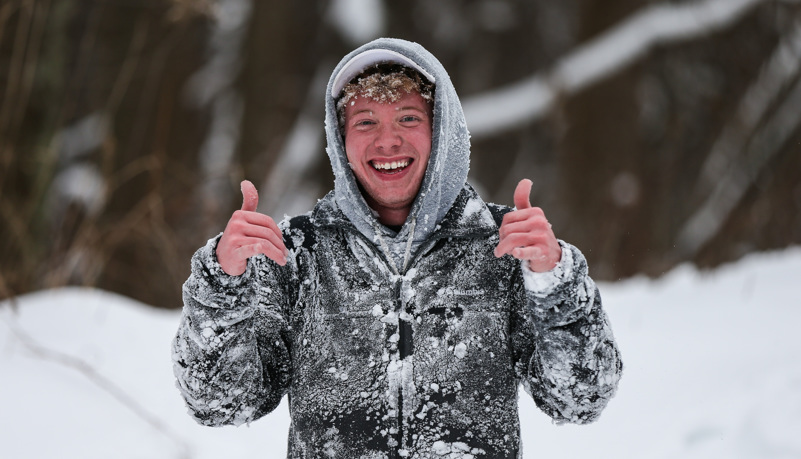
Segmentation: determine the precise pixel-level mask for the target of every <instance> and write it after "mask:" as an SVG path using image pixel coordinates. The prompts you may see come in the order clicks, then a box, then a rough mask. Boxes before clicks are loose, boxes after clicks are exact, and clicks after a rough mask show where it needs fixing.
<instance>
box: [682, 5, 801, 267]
mask: <svg viewBox="0 0 801 459" xmlns="http://www.w3.org/2000/svg"><path fill="white" fill-rule="evenodd" d="M800 73H801V21H798V22H796V24H795V26H794V27H793V29H792V30H791V32H790V33H789V34H788V36H787V37H786V38H785V39H783V40H782V41H781V42H780V43H779V45H778V46H777V47H776V50H775V51H774V52H773V54H772V56H771V58H770V59H769V60H768V61H767V63H766V64H765V66H764V68H763V69H762V71H761V72H760V75H759V77H758V78H757V80H756V81H755V82H754V84H752V85H751V87H750V88H749V89H748V91H746V93H745V95H744V96H743V98H742V99H741V100H740V105H739V107H738V110H737V112H736V113H735V116H734V118H733V120H732V121H731V122H730V123H729V125H728V126H726V128H724V130H723V132H722V134H721V136H720V137H719V139H718V141H717V142H715V145H714V146H713V147H712V151H711V153H710V154H709V156H708V159H707V161H706V163H705V164H704V167H703V168H702V171H701V176H700V177H699V183H698V184H697V186H696V190H695V195H696V196H707V198H706V199H705V200H704V201H703V204H701V206H700V207H699V208H698V209H697V210H696V211H695V213H693V214H692V215H691V216H690V218H688V219H687V221H686V222H685V223H684V225H683V226H682V228H681V230H680V231H679V234H678V237H677V239H676V243H675V246H676V248H677V249H678V250H679V252H680V253H681V254H682V255H683V256H685V257H691V256H694V255H695V254H696V253H697V252H698V251H699V250H700V249H702V248H703V247H704V246H705V245H706V244H707V243H708V242H709V241H710V240H712V239H713V238H714V237H715V236H716V235H717V234H718V232H719V231H720V229H721V228H722V227H723V225H724V223H725V222H726V220H727V219H728V217H729V215H730V214H731V212H732V211H733V210H734V209H735V208H737V204H739V202H740V200H741V199H742V198H743V196H745V193H746V192H747V191H748V189H749V188H750V187H751V185H752V184H753V183H754V181H755V180H756V178H757V177H758V175H759V173H760V172H761V170H762V169H763V168H764V167H765V165H766V164H767V163H768V162H769V161H770V159H771V158H772V157H773V156H775V155H776V154H778V153H779V152H781V149H782V147H783V146H784V144H785V143H786V142H787V140H788V139H789V138H790V136H791V135H792V134H793V133H794V132H795V131H796V130H797V129H798V126H799V124H801V110H799V108H798V107H801V79H799V74H800ZM794 80H795V86H794V87H793V88H792V90H790V91H789V93H788V94H786V95H785V94H783V91H784V90H785V89H786V88H787V86H789V85H790V84H791V83H792V82H793V81H794ZM776 101H779V102H780V105H779V107H778V108H777V109H776V110H775V111H774V112H772V113H771V112H770V111H769V109H770V108H771V107H772V106H773V105H774V103H775V102H776ZM766 118H767V120H766ZM710 189H711V192H710V191H709V190H710Z"/></svg>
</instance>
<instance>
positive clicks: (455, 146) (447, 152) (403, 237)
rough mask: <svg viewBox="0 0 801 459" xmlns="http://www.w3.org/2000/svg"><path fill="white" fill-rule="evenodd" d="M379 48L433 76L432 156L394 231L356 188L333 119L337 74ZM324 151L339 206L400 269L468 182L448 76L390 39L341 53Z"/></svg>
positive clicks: (462, 126) (463, 133)
mask: <svg viewBox="0 0 801 459" xmlns="http://www.w3.org/2000/svg"><path fill="white" fill-rule="evenodd" d="M373 49H382V50H389V51H394V52H396V53H400V54H402V55H403V56H406V57H407V58H409V59H411V60H412V61H413V62H415V63H417V65H418V66H419V67H421V68H422V69H423V70H425V72H426V73H428V74H429V75H430V76H432V77H433V78H434V81H435V85H436V90H435V93H434V120H433V126H432V131H431V132H432V136H431V157H430V159H429V162H428V167H427V168H426V173H425V176H424V178H423V182H422V185H421V187H420V192H419V193H418V195H417V198H416V199H415V201H414V203H413V204H412V209H411V212H410V213H409V216H408V218H407V219H406V223H405V224H404V225H403V227H402V228H401V230H400V231H399V232H398V233H397V234H396V233H395V232H394V231H392V230H390V229H389V228H387V227H385V226H384V225H381V224H380V223H379V222H378V220H377V219H376V217H375V216H374V214H373V212H372V211H371V209H370V208H369V207H368V205H367V202H366V201H365V200H364V197H363V196H362V194H361V191H360V190H359V186H358V184H357V182H356V178H355V176H354V175H353V172H352V171H351V169H350V166H349V165H348V158H347V155H346V153H345V146H344V142H343V139H342V135H341V134H340V131H339V125H338V122H337V113H336V102H335V100H334V97H333V96H332V94H331V93H332V87H333V83H334V79H335V77H336V75H337V74H338V73H339V72H340V70H341V69H342V68H343V67H345V66H346V65H347V64H348V63H349V62H350V61H351V60H352V59H353V58H354V57H355V56H357V55H359V54H361V53H362V52H364V51H367V50H373ZM325 134H326V138H327V142H328V145H327V148H326V152H327V153H328V157H329V159H330V160H331V167H332V169H333V172H334V198H335V201H336V204H337V206H338V207H339V208H340V209H341V210H342V212H343V213H344V214H345V215H346V216H347V217H348V219H349V220H350V221H351V222H352V223H353V225H354V226H356V228H357V229H358V230H359V231H360V232H361V233H362V234H364V235H365V236H366V237H367V238H368V239H370V240H372V241H374V242H375V243H376V244H377V245H378V244H380V245H381V246H382V249H383V250H384V251H385V252H387V251H388V252H390V253H388V254H387V255H388V258H390V259H392V260H393V261H394V263H395V264H396V266H397V268H398V270H399V271H401V270H403V267H404V266H405V265H406V264H407V262H408V260H409V257H410V254H411V255H413V254H414V252H416V250H417V248H418V247H419V246H420V244H421V243H422V242H424V241H425V240H426V239H428V237H429V236H430V235H431V233H433V232H434V230H435V229H436V227H437V224H438V223H439V222H440V220H442V218H443V217H444V216H445V214H446V213H447V212H448V210H449V209H450V208H451V205H452V204H453V203H454V201H455V200H456V197H457V196H458V195H459V192H460V191H461V190H462V188H463V187H464V185H465V183H466V181H467V173H468V170H469V169H470V134H469V133H468V131H467V124H466V123H465V119H464V113H463V111H462V105H461V103H460V102H459V97H458V96H457V95H456V90H455V89H454V87H453V83H451V79H450V77H449V76H448V73H447V72H446V71H445V68H444V67H443V66H442V64H441V63H440V62H439V60H437V58H436V57H434V56H433V55H432V54H431V53H429V52H428V51H427V50H426V49H425V48H423V47H422V46H420V45H418V44H417V43H412V42H408V41H405V40H399V39H394V38H379V39H377V40H375V41H372V42H370V43H367V44H365V45H363V46H361V47H359V48H358V49H356V50H354V51H352V52H351V53H350V54H348V55H347V56H345V57H344V58H343V59H342V61H340V63H339V64H338V65H337V66H336V68H335V69H334V71H333V73H332V74H331V78H330V79H329V81H328V87H327V88H326V96H325Z"/></svg>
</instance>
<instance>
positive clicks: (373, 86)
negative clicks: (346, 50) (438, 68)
mask: <svg viewBox="0 0 801 459" xmlns="http://www.w3.org/2000/svg"><path fill="white" fill-rule="evenodd" d="M412 92H417V93H420V96H422V98H423V100H425V101H426V102H427V103H428V104H429V105H431V106H433V103H434V84H433V83H431V82H429V81H428V80H427V79H426V78H425V77H423V76H422V75H421V74H420V72H418V71H417V70H414V69H412V68H409V67H406V66H404V65H401V64H396V63H392V62H387V63H379V64H375V65H372V66H370V67H368V68H366V69H365V70H364V71H362V72H361V73H359V74H358V75H356V76H355V77H353V79H351V80H350V82H349V83H348V84H347V85H345V87H344V88H342V92H341V93H340V96H339V99H338V100H337V101H336V107H337V115H338V116H337V118H338V121H339V129H340V132H341V133H342V135H343V137H344V135H345V107H346V106H347V104H348V102H350V101H351V100H353V99H354V98H357V97H365V98H369V99H372V100H374V101H376V102H378V103H382V104H385V103H393V102H397V101H398V100H400V98H401V97H403V96H404V94H411V93H412Z"/></svg>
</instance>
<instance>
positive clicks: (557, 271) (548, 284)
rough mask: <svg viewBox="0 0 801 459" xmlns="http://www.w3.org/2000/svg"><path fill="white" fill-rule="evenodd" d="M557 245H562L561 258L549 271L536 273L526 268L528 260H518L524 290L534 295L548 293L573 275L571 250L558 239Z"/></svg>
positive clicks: (545, 294) (542, 296)
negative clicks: (520, 265)
mask: <svg viewBox="0 0 801 459" xmlns="http://www.w3.org/2000/svg"><path fill="white" fill-rule="evenodd" d="M559 245H560V246H561V247H562V259H561V260H559V263H557V264H556V266H554V268H553V269H552V270H550V271H547V272H544V273H536V272H534V271H532V270H530V269H529V268H528V261H525V260H524V261H521V262H520V263H521V264H522V267H523V268H522V271H523V282H524V285H525V287H526V290H528V291H529V292H530V293H531V294H532V295H534V296H536V297H540V298H544V297H546V296H548V295H550V294H551V293H552V292H553V291H554V289H555V288H556V287H557V286H558V285H559V284H561V283H562V282H564V281H565V280H566V279H569V278H571V277H572V276H573V251H572V250H571V249H570V246H569V245H568V244H566V243H564V242H562V241H559Z"/></svg>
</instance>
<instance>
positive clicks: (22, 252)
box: [0, 0, 801, 307]
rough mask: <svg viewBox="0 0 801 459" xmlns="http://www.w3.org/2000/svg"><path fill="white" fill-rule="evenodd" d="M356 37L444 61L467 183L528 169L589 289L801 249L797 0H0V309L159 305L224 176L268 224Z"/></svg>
mask: <svg viewBox="0 0 801 459" xmlns="http://www.w3.org/2000/svg"><path fill="white" fill-rule="evenodd" d="M648 21H651V22H648ZM688 29H692V32H688V31H687V30H688ZM630 31H633V33H631V34H628V35H627V33H628V32H630ZM635 32H636V33H635ZM649 34H650V35H649ZM377 36H394V37H400V38H405V39H408V40H412V41H416V42H419V43H421V44H422V45H423V46H425V47H426V48H428V49H429V50H430V51H431V52H433V53H434V54H435V55H436V56H437V57H438V58H439V59H440V60H441V61H442V62H443V64H444V65H445V67H446V68H447V69H448V70H449V72H450V74H451V77H452V79H453V81H454V84H455V85H456V88H457V90H458V91H459V94H460V96H461V98H462V101H463V103H464V104H465V109H466V112H467V114H468V125H469V126H468V127H469V128H470V129H471V131H472V132H473V155H472V168H471V178H470V181H471V183H473V184H474V185H475V186H476V187H477V188H478V189H479V190H480V192H481V193H482V195H483V196H484V198H485V199H486V200H488V201H493V202H498V203H504V204H509V205H511V203H512V202H511V201H512V191H513V189H514V186H515V184H516V183H517V181H519V180H520V179H521V178H523V177H528V178H531V179H532V180H533V181H534V190H533V193H532V202H533V203H534V204H535V205H539V206H541V207H543V209H544V210H545V212H546V215H548V217H549V219H550V220H551V222H552V224H553V227H554V230H555V232H556V234H557V236H558V237H560V238H562V239H565V240H568V241H570V242H571V243H573V244H575V245H576V246H578V247H579V248H581V249H582V250H583V251H584V253H585V254H586V255H587V258H588V260H589V262H590V267H591V274H592V275H593V276H594V277H595V278H596V279H597V280H605V281H613V280H618V279H622V278H626V277H630V276H634V275H638V274H645V275H648V276H659V275H661V274H663V273H665V272H666V271H667V270H669V269H670V268H671V267H673V266H675V265H676V264H678V263H682V262H692V263H694V264H696V265H698V266H700V267H713V266H716V265H718V264H721V263H725V262H728V261H732V260H736V259H738V258H740V257H742V256H743V255H745V254H747V253H750V252H754V251H762V250H770V249H779V248H783V247H787V246H790V245H794V244H799V243H801V128H800V127H799V126H801V64H800V62H801V2H799V1H791V0H783V1H778V0H777V1H768V0H686V1H661V2H656V1H634V0H560V1H558V2H554V1H550V0H526V1H524V0H443V1H436V2H434V1H429V0H410V1H406V2H393V1H389V0H384V1H381V0H339V1H304V2H300V1H294V2H289V1H273V0H139V1H135V0H93V1H89V0H0V299H3V298H8V297H11V296H14V295H19V294H22V293H26V292H30V291H34V290H39V289H45V288H52V287H57V286H63V285H84V286H92V287H98V288H102V289H106V290H111V291H114V292H118V293H121V294H123V295H126V296H129V297H132V298H135V299H137V300H140V301H143V302H145V303H148V304H151V305H155V306H160V307H178V306H180V305H181V299H180V287H181V284H182V283H183V281H184V280H185V279H186V277H187V276H188V274H189V259H190V257H191V255H192V253H193V252H194V251H195V250H196V249H197V248H198V247H199V246H201V245H202V244H204V242H205V241H206V240H207V239H208V238H209V237H211V236H213V235H215V234H217V233H218V232H219V231H221V230H222V229H223V228H224V226H225V223H226V221H227V219H228V217H229V215H230V213H231V212H232V211H233V210H234V209H236V208H238V207H239V206H240V204H241V202H240V200H241V196H240V194H239V182H240V180H242V179H244V178H247V179H250V180H251V181H253V182H254V183H255V184H256V185H257V187H258V188H259V190H260V192H261V204H260V210H262V211H264V212H265V213H268V214H269V215H272V216H273V217H275V218H277V219H280V218H281V217H282V216H283V215H284V214H285V213H288V214H294V213H299V212H303V211H306V210H309V209H310V208H311V206H312V205H313V203H314V200H315V199H316V198H319V197H321V196H322V195H323V194H324V193H325V192H326V191H327V190H328V189H330V187H331V186H332V175H331V172H330V167H329V163H328V159H327V157H326V155H325V152H324V139H323V124H322V120H323V102H322V95H323V91H324V85H325V82H326V81H327V78H328V76H329V74H330V72H331V70H332V69H333V67H334V65H335V64H336V63H337V62H338V61H339V59H340V58H341V57H342V56H343V55H344V54H345V53H347V52H349V51H350V50H352V49H353V48H355V47H356V46H358V45H359V44H361V43H363V42H365V41H368V40H370V39H372V38H375V37H377ZM618 36H619V37H624V38H625V39H624V40H623V41H622V42H620V43H618V44H617V45H615V46H611V47H606V48H605V47H602V46H599V45H601V44H604V43H612V44H615V43H617V42H614V41H611V38H613V37H618ZM626 37H628V38H626ZM638 46H639V48H637V47H638ZM627 47H634V48H637V49H638V51H637V52H634V53H631V54H630V55H629V56H628V57H627V58H625V59H623V58H618V59H616V56H618V57H619V56H621V55H623V54H625V50H626V49H628V48H627ZM604 59H606V60H604ZM592 62H606V63H607V64H605V65H602V67H603V69H604V71H603V72H600V73H596V74H593V73H592V70H591V69H590V70H587V68H588V67H582V66H572V67H571V66H569V65H568V64H570V63H592ZM593 75H594V76H593ZM571 78H574V79H571ZM575 78H578V79H577V80H576V79H575ZM576 81H580V82H579V83H577V82H576ZM527 83H532V84H533V86H526V84H527ZM537 85H540V86H537ZM534 87H539V88H544V92H539V93H538V92H536V91H534V90H526V89H525V88H534ZM516 91H517V92H516ZM504 94H507V95H509V94H512V95H513V96H514V97H512V99H513V102H514V104H513V106H514V107H515V108H516V109H520V108H521V107H522V108H523V110H522V111H521V114H519V115H516V114H514V113H516V112H515V111H514V110H505V109H504V107H506V105H504V101H508V99H510V98H509V97H506V98H505V99H504ZM543 94H544V96H543ZM485 107H490V108H492V107H494V108H495V109H496V110H497V109H498V108H499V107H500V109H501V113H512V115H510V117H511V119H505V118H504V117H503V116H496V115H495V114H496V113H497V112H496V111H493V110H490V109H489V108H485ZM530 107H539V108H537V109H531V110H528V111H526V109H527V108H530Z"/></svg>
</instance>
